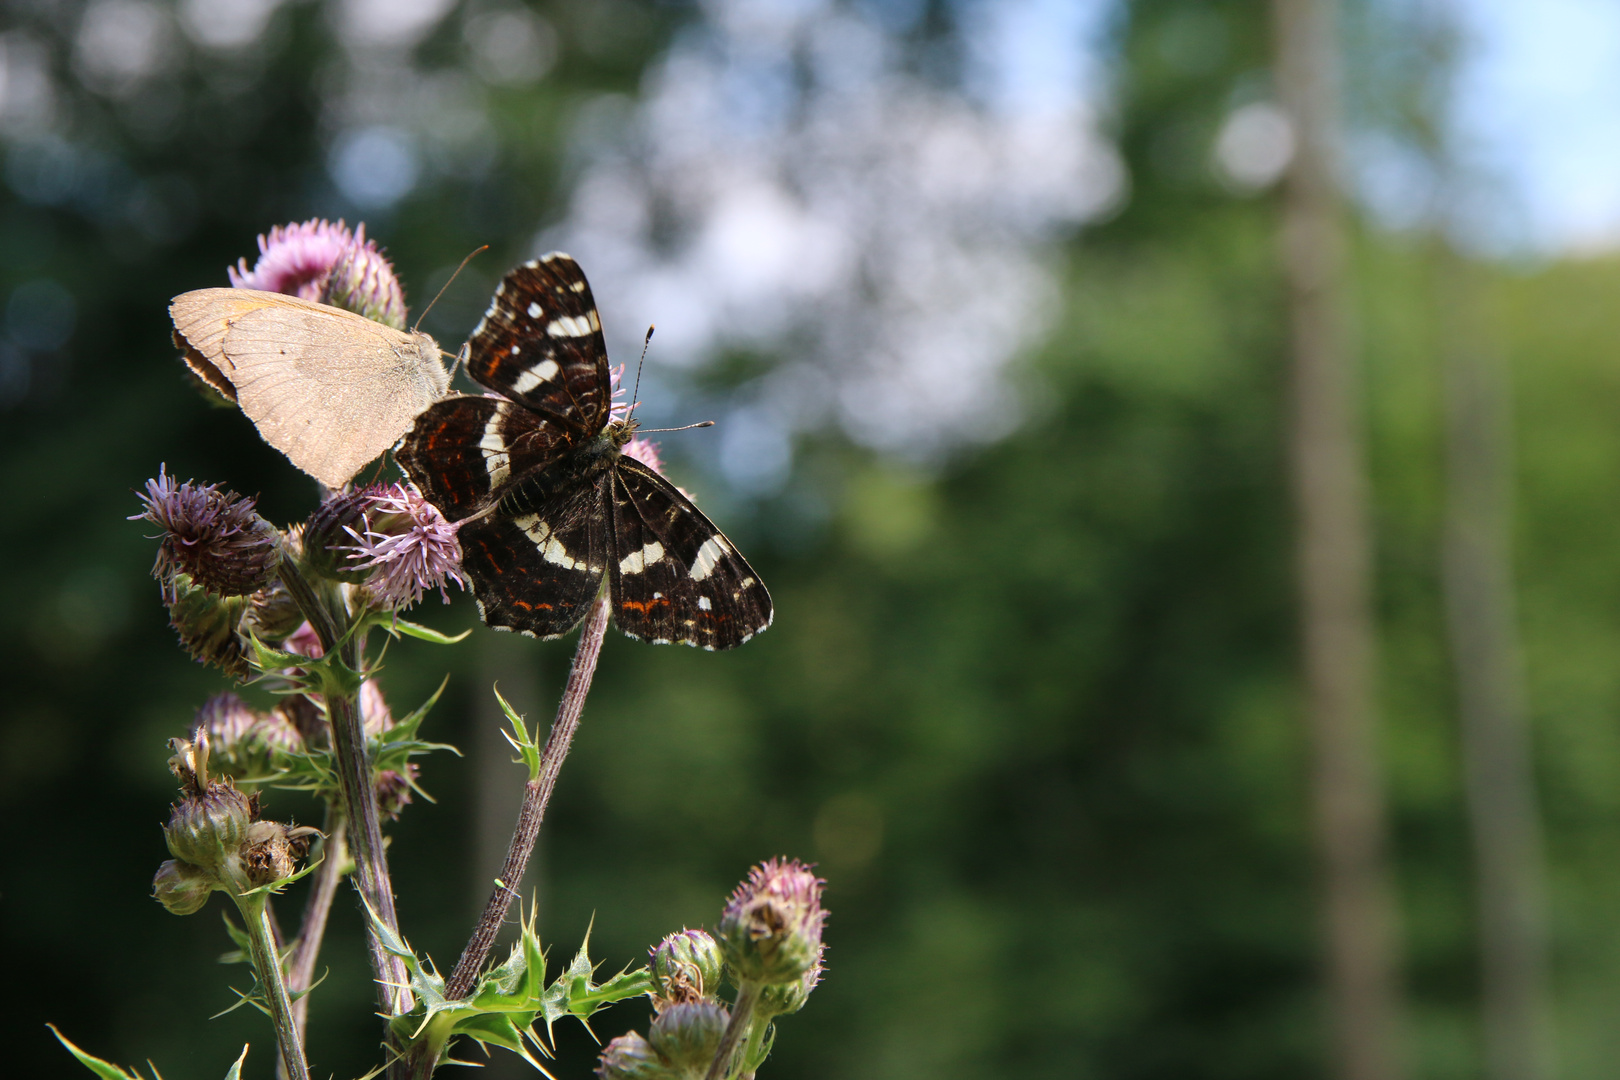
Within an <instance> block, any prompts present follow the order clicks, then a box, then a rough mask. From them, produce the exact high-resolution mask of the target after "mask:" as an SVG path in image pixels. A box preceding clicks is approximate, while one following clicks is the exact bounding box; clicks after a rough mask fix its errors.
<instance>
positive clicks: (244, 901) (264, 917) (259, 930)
mask: <svg viewBox="0 0 1620 1080" xmlns="http://www.w3.org/2000/svg"><path fill="white" fill-rule="evenodd" d="M231 899H233V900H235V901H236V907H237V910H238V911H240V912H241V913H242V921H243V923H244V924H245V925H246V928H247V936H248V952H249V953H250V955H251V956H252V958H253V970H254V971H255V972H256V973H257V974H258V976H259V986H260V987H261V988H262V989H263V990H264V1001H265V1006H266V1008H267V1010H268V1011H269V1013H270V1022H271V1024H273V1025H274V1026H275V1029H276V1044H277V1045H278V1046H279V1047H280V1049H281V1069H282V1072H283V1073H284V1074H285V1075H286V1076H287V1077H288V1078H289V1080H309V1065H308V1064H307V1063H306V1062H305V1061H304V1043H303V1039H302V1038H301V1037H300V1036H299V1032H298V1024H297V1022H296V1021H294V1020H293V1013H292V1002H291V1001H290V1000H289V999H288V997H287V986H286V984H285V983H283V982H282V980H281V957H280V955H279V954H278V953H277V951H276V942H275V938H274V936H273V935H272V934H271V932H270V916H269V913H268V911H267V910H266V904H265V901H266V899H267V898H266V897H265V895H264V894H263V893H255V894H253V895H252V896H233V897H232V898H231Z"/></svg>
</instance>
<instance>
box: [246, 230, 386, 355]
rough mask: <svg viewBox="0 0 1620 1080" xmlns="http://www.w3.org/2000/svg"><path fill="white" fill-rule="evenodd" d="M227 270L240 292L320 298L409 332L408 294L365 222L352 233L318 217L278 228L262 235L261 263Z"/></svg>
mask: <svg viewBox="0 0 1620 1080" xmlns="http://www.w3.org/2000/svg"><path fill="white" fill-rule="evenodd" d="M225 272H226V274H227V275H229V277H230V279H231V285H232V286H234V287H235V288H238V289H262V290H264V291H265V292H278V293H287V294H288V295H291V296H299V297H302V298H304V299H305V300H317V301H320V302H321V303H325V304H331V305H333V306H334V307H340V308H343V309H345V310H347V311H352V312H354V313H356V314H358V315H364V316H365V317H366V318H368V319H375V320H376V321H377V322H381V323H387V324H388V325H389V326H392V327H393V328H394V329H396V330H403V329H404V328H405V293H404V290H403V289H401V288H400V285H399V278H398V277H396V276H395V274H394V268H393V266H392V265H391V264H390V263H389V261H388V259H387V257H386V256H384V255H383V253H382V252H381V251H380V250H378V248H377V245H376V243H375V242H374V241H371V240H367V239H366V227H365V225H364V224H363V223H362V224H361V225H359V226H358V227H357V228H356V229H355V230H354V232H352V233H351V232H350V231H349V229H348V227H347V226H346V225H344V224H343V222H341V221H339V222H338V223H337V224H335V225H334V224H332V223H331V222H328V221H324V220H318V219H314V218H312V219H310V220H309V221H304V222H296V223H293V224H290V225H278V226H276V227H275V228H273V229H271V230H270V231H269V233H266V234H261V235H260V237H259V259H258V262H256V263H254V265H253V268H252V269H251V270H250V269H248V265H247V260H246V259H239V260H237V264H236V265H235V266H234V267H228V268H226V271H225Z"/></svg>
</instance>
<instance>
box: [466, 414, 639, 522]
mask: <svg viewBox="0 0 1620 1080" xmlns="http://www.w3.org/2000/svg"><path fill="white" fill-rule="evenodd" d="M636 426H637V425H636V421H634V420H614V421H613V422H612V423H610V424H608V426H607V427H605V428H603V429H602V431H601V433H600V434H598V435H596V436H595V437H594V438H591V439H587V440H585V441H584V442H582V443H580V444H579V445H577V446H575V447H573V448H572V449H571V450H570V451H569V452H568V453H566V454H564V455H563V456H562V457H561V458H559V459H558V460H557V461H555V462H553V463H552V464H550V465H548V466H546V467H545V468H543V469H540V470H537V471H535V472H532V473H530V474H529V475H528V476H525V477H523V478H522V479H521V480H519V481H518V482H517V483H516V484H515V485H513V487H512V490H511V491H509V492H507V494H506V495H504V496H503V497H502V498H501V501H500V505H499V508H498V509H497V510H496V512H495V513H496V516H497V517H517V516H520V515H523V514H531V513H534V512H535V511H536V510H537V509H538V508H539V507H540V506H541V505H542V504H544V503H546V502H548V501H550V500H551V499H553V498H555V497H556V496H557V495H558V494H560V493H562V492H564V491H569V490H573V489H576V488H578V487H579V486H580V485H583V484H588V483H590V482H591V481H592V480H594V479H596V478H597V477H599V476H600V475H601V474H603V473H605V472H607V471H608V470H609V469H611V468H612V467H613V463H614V462H615V461H617V460H618V458H619V453H620V448H621V447H623V446H624V445H625V444H626V443H628V442H629V441H630V439H631V436H632V435H633V434H634V433H635V430H636Z"/></svg>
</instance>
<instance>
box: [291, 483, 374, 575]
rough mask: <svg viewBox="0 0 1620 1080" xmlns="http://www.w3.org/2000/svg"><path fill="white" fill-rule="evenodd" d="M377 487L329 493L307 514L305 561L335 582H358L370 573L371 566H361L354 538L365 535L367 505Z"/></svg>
mask: <svg viewBox="0 0 1620 1080" xmlns="http://www.w3.org/2000/svg"><path fill="white" fill-rule="evenodd" d="M376 490H378V489H375V488H365V489H362V490H360V491H344V492H339V493H338V494H336V495H334V496H332V497H331V498H330V499H327V500H326V501H325V502H323V503H321V505H320V506H318V507H316V508H315V512H314V513H313V514H311V515H310V516H309V521H308V522H306V523H305V525H304V531H303V545H304V561H305V563H307V564H308V566H309V568H310V569H311V570H314V571H315V572H316V573H317V574H320V575H322V576H323V577H329V578H332V579H333V580H335V581H346V582H349V583H351V584H358V583H360V582H362V581H364V580H366V578H368V577H370V576H371V573H372V568H371V567H368V566H361V565H360V562H361V559H362V556H361V555H360V554H359V553H358V552H357V551H356V550H355V547H354V538H355V536H356V535H364V534H365V532H366V530H367V528H368V526H367V524H366V507H367V506H368V505H369V504H370V501H371V495H372V494H373V493H374V492H375V491H376Z"/></svg>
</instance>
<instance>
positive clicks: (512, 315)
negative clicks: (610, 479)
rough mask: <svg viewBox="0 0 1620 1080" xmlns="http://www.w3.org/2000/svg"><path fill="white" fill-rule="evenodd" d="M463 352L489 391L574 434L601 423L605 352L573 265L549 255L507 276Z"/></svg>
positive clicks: (605, 403) (605, 400)
mask: <svg viewBox="0 0 1620 1080" xmlns="http://www.w3.org/2000/svg"><path fill="white" fill-rule="evenodd" d="M467 346H468V355H467V373H468V374H469V375H471V376H472V377H473V378H474V379H476V380H478V381H479V382H480V383H482V384H483V385H485V386H487V387H489V388H490V389H491V390H494V391H496V392H497V393H501V394H504V395H506V396H507V397H509V398H511V399H512V400H513V401H516V402H519V403H521V404H523V405H525V406H527V407H528V408H530V409H533V410H535V411H536V412H539V413H542V414H544V415H546V416H547V417H548V418H550V419H552V420H554V421H555V422H557V423H559V424H561V425H562V426H563V427H564V428H566V429H569V430H570V431H572V432H575V433H576V434H582V435H595V434H596V433H597V432H598V431H600V430H601V429H602V425H603V424H605V423H607V418H608V408H609V405H610V400H609V395H610V390H609V386H608V366H607V345H606V343H605V342H604V341H603V340H602V323H601V319H600V318H599V317H598V316H597V314H596V301H595V300H593V299H592V298H591V287H590V285H589V284H587V283H586V281H585V273H584V271H582V270H581V269H580V268H579V264H578V263H576V262H574V260H573V259H572V258H571V257H569V256H567V255H564V254H561V253H560V252H553V253H551V254H550V255H547V256H545V257H544V258H542V259H537V260H535V261H533V262H528V263H524V264H523V265H522V266H519V267H518V268H517V269H515V270H513V271H512V272H511V273H509V274H507V275H506V277H505V278H503V279H502V280H501V284H500V286H499V287H498V288H496V290H495V298H494V299H493V300H492V301H491V302H490V305H489V310H488V311H487V312H485V314H484V317H483V319H481V320H480V321H479V323H478V326H477V327H476V328H475V329H474V330H473V333H472V337H470V338H468V339H467Z"/></svg>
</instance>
